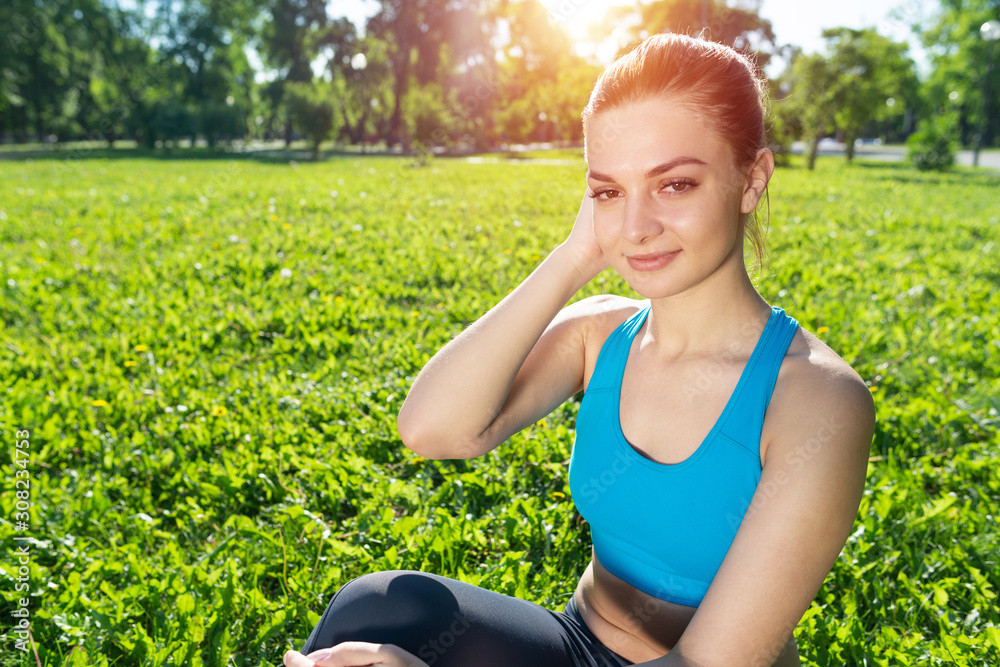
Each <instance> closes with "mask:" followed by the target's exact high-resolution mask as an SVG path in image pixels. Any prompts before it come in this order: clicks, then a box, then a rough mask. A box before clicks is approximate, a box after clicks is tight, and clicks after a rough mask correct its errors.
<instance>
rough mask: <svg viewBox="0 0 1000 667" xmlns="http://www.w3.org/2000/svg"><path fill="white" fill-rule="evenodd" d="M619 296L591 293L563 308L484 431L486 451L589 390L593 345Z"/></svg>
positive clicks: (547, 329) (538, 342)
mask: <svg viewBox="0 0 1000 667" xmlns="http://www.w3.org/2000/svg"><path fill="white" fill-rule="evenodd" d="M616 301H617V300H616V299H615V298H614V297H608V296H594V297H588V298H586V299H581V300H580V301H577V302H575V303H573V304H570V305H569V306H566V307H565V308H563V309H562V310H561V311H559V313H558V314H557V315H556V317H555V318H553V320H552V322H551V323H550V324H549V325H548V327H546V328H545V331H544V332H543V333H542V335H541V336H540V337H539V339H538V341H537V342H536V343H535V345H534V347H532V349H531V352H529V353H528V356H527V357H526V358H525V360H524V363H523V364H521V368H520V369H519V370H518V372H517V376H516V377H515V378H514V382H513V384H512V385H511V388H510V391H509V392H508V394H507V398H506V400H505V401H504V403H503V405H502V406H501V408H500V411H499V412H498V413H497V415H496V417H495V418H494V419H493V421H492V423H491V424H490V425H489V427H488V428H487V429H486V431H484V432H483V434H482V436H481V440H482V443H481V446H482V448H483V449H484V451H489V450H490V449H493V448H494V447H496V446H497V445H499V444H500V443H502V442H503V441H504V440H506V439H507V438H509V437H510V436H511V435H513V434H514V433H517V432H518V431H520V430H521V429H523V428H525V427H526V426H528V425H530V424H533V423H534V422H536V421H538V420H539V419H541V418H542V417H544V416H545V415H547V414H549V413H550V412H552V410H554V409H555V408H556V407H558V406H559V405H560V404H562V403H563V402H564V401H565V400H566V399H568V398H569V397H570V396H573V395H574V394H576V393H577V392H579V391H582V390H583V388H584V377H585V373H586V369H587V359H588V346H589V345H592V344H593V343H594V339H595V332H598V331H599V330H600V329H601V328H602V326H601V320H602V318H603V317H604V316H605V315H607V314H608V312H609V308H611V307H613V305H614V304H615V302H616ZM597 337H600V336H599V335H598V336H597ZM602 340H603V339H602Z"/></svg>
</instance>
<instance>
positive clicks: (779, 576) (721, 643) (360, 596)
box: [285, 35, 874, 667]
mask: <svg viewBox="0 0 1000 667" xmlns="http://www.w3.org/2000/svg"><path fill="white" fill-rule="evenodd" d="M763 90H764V88H763V84H762V82H761V81H760V80H759V79H758V78H757V75H756V73H755V70H754V68H753V66H752V65H751V64H750V63H749V62H748V61H747V60H746V59H744V58H743V57H742V56H740V55H739V54H737V53H736V52H735V51H733V50H732V49H729V48H728V47H724V46H721V45H718V44H713V43H710V42H705V41H700V40H696V39H692V38H689V37H683V36H678V35H670V36H666V35H656V36H654V37H651V38H649V39H648V40H646V41H645V42H644V43H643V44H642V45H640V46H639V47H638V48H637V49H635V50H634V51H632V52H631V53H629V54H628V55H626V56H624V57H623V58H621V59H619V60H618V61H617V62H616V63H615V64H614V65H612V66H611V67H610V68H609V69H608V71H606V72H605V73H604V74H603V75H602V76H601V78H600V79H599V80H598V82H597V85H596V87H595V89H594V92H593V94H592V96H591V98H590V102H589V104H588V106H587V108H586V109H585V110H584V114H583V118H584V129H585V135H586V159H587V166H588V172H587V184H588V191H587V195H586V196H585V197H584V199H583V203H582V205H581V207H580V210H579V214H578V215H577V218H576V222H575V224H574V225H573V228H572V231H571V232H570V234H569V236H568V238H567V239H566V240H565V242H563V243H562V244H561V245H559V246H558V247H557V248H556V249H555V250H553V251H552V253H551V254H550V255H549V256H548V257H547V258H546V259H545V260H544V261H543V262H542V263H541V264H540V265H539V266H538V268H537V269H535V271H534V272H533V273H532V274H531V275H530V276H529V277H528V278H527V279H525V281H524V282H523V283H521V285H520V286H519V287H518V288H517V289H515V290H514V291H513V292H512V293H511V294H510V295H509V296H508V297H507V298H505V299H504V300H503V301H502V302H500V303H499V304H498V305H497V306H495V307H494V308H493V309H492V310H490V311H489V312H488V313H486V314H485V315H484V316H483V317H482V318H480V319H479V320H478V321H477V322H476V323H475V324H473V325H472V326H470V327H469V328H468V329H467V330H466V331H465V332H463V333H462V334H461V335H460V336H458V337H457V338H455V339H454V340H453V341H452V342H451V343H449V344H448V345H446V346H445V347H444V348H443V349H442V350H441V351H439V352H438V353H437V354H436V355H435V356H434V358H432V359H431V360H430V361H429V362H428V364H427V366H426V367H425V368H424V369H423V370H422V371H421V373H420V375H419V376H418V377H417V379H416V381H415V382H414V384H413V387H412V388H411V390H410V393H409V395H408V396H407V398H406V401H405V403H404V404H403V406H402V409H401V410H400V413H399V416H398V421H397V423H398V427H399V433H400V436H401V437H402V440H403V442H404V443H405V444H406V445H407V446H408V447H409V448H410V449H412V450H413V451H415V452H416V453H418V454H420V455H421V456H424V457H427V458H435V459H445V458H470V457H473V456H480V455H482V454H485V453H487V452H489V451H490V450H491V449H493V448H494V447H496V446H498V445H499V444H500V443H502V442H503V441H504V440H506V439H507V438H508V437H509V436H510V435H512V434H513V433H515V432H517V431H519V430H520V429H522V428H524V427H525V426H527V425H529V424H532V423H534V422H535V421H537V420H539V419H541V418H542V417H543V416H544V415H546V414H548V413H549V412H550V411H552V410H553V409H554V408H555V407H556V406H558V405H559V404H560V403H562V402H563V401H565V400H566V399H567V398H568V397H570V396H572V395H574V394H575V393H576V392H578V391H580V390H581V389H582V390H584V391H585V394H584V399H583V402H582V403H581V406H580V410H579V414H578V418H577V438H576V441H575V443H574V447H573V453H572V458H571V462H570V490H571V492H572V494H573V499H574V502H575V503H576V504H577V507H578V508H579V510H580V512H581V514H582V515H583V517H584V518H585V519H587V521H588V522H589V523H590V526H591V534H592V537H593V542H594V552H593V559H592V561H591V563H590V565H589V566H588V567H587V569H586V571H585V572H584V573H583V576H582V577H581V579H580V581H579V584H578V586H577V588H576V592H575V594H574V595H573V597H572V598H571V599H570V600H569V602H568V604H567V605H566V609H565V610H564V611H563V612H554V611H550V610H546V609H544V608H542V607H540V606H538V605H535V604H532V603H529V602H526V601H523V600H517V599H515V598H511V597H508V596H504V595H501V594H498V593H492V592H489V591H485V590H482V589H479V588H476V587H474V586H471V585H468V584H463V583H460V582H457V581H452V580H449V579H445V578H443V577H438V576H436V575H430V574H423V573H418V572H383V573H377V574H371V575H366V576H364V577H360V578H358V579H355V580H354V581H352V582H349V583H348V584H346V585H345V586H343V587H342V588H341V589H340V591H338V592H337V594H336V595H335V596H334V598H333V600H332V601H331V603H330V605H329V607H328V608H327V610H326V613H325V614H324V616H323V619H322V620H321V621H320V623H319V624H318V625H317V627H316V628H315V629H314V631H313V633H312V635H311V636H310V638H309V640H308V641H307V643H306V646H305V647H304V649H303V653H305V654H307V656H303V655H302V654H300V653H298V652H294V651H290V652H289V653H288V654H287V655H286V656H285V664H286V665H288V666H289V667H293V666H297V665H312V664H314V663H315V664H317V665H343V666H352V667H353V666H359V665H393V666H396V665H408V666H422V665H446V666H451V665H469V666H472V667H492V666H494V665H496V666H500V665H512V666H520V667H531V666H534V665H538V666H540V667H541V666H545V667H561V666H566V667H572V666H579V665H589V666H597V665H630V664H641V665H651V666H654V665H655V666H657V667H660V666H662V667H667V666H670V665H706V666H709V665H710V666H714V665H724V666H726V667H732V666H736V665H772V664H773V665H782V666H783V665H796V664H799V661H798V655H797V650H796V647H795V642H794V639H793V638H792V631H793V629H794V628H795V625H796V623H797V622H798V620H799V619H800V618H801V616H802V614H803V612H804V611H805V610H806V609H807V607H808V606H809V604H810V601H811V600H812V599H813V598H814V596H815V595H816V592H817V590H818V589H819V587H820V585H821V584H822V582H823V579H824V577H825V576H826V574H827V573H828V572H829V570H830V568H831V567H832V566H833V563H834V561H835V559H836V558H837V556H838V554H839V553H840V550H841V549H842V547H843V545H844V543H845V541H846V539H847V536H848V534H849V532H850V529H851V526H852V523H853V521H854V517H855V515H856V513H857V509H858V505H859V503H860V499H861V494H862V490H863V486H864V479H865V472H866V469H867V459H868V452H869V447H870V444H871V438H872V433H873V429H874V407H873V402H872V399H871V395H870V393H869V392H868V390H867V388H866V386H865V384H864V382H863V381H862V380H861V378H860V377H858V375H857V374H856V373H855V372H854V371H853V370H852V369H851V368H850V366H848V364H847V363H845V362H844V361H843V360H842V359H841V358H840V357H838V356H837V354H836V353H834V352H833V351H832V350H831V349H830V348H828V347H827V346H826V345H824V344H823V343H822V342H821V341H820V340H819V339H817V338H816V337H815V336H813V335H812V334H810V333H809V332H807V331H805V330H804V329H802V328H801V327H799V326H798V324H797V322H796V321H795V320H794V319H793V318H791V317H789V316H788V315H786V314H785V313H784V311H782V310H781V309H780V308H777V307H772V306H771V305H769V304H768V303H767V302H766V301H765V300H764V299H763V297H761V296H760V294H758V293H757V291H756V290H755V289H754V286H753V284H752V283H751V280H750V277H749V275H748V273H747V269H746V266H745V264H744V259H743V243H744V238H745V237H748V238H750V239H751V241H752V242H754V246H755V248H756V249H757V250H758V251H759V250H760V240H761V238H760V229H759V227H758V226H757V224H756V218H755V216H754V213H755V211H756V209H757V206H758V203H759V202H760V200H761V198H762V197H763V196H764V195H765V193H766V190H767V184H768V181H769V179H770V178H771V174H772V171H773V169H774V160H773V156H772V154H771V152H770V151H769V150H768V149H767V148H765V147H764V109H763V100H764V92H763ZM758 259H759V254H758ZM609 265H610V266H612V267H613V268H614V269H615V270H616V271H617V272H618V273H619V274H621V275H622V276H623V277H624V279H625V280H626V281H627V282H628V284H629V285H630V286H631V287H632V288H633V289H634V290H635V291H636V292H637V293H638V294H639V296H640V297H642V299H641V300H634V299H629V298H625V297H619V296H601V297H594V298H587V299H583V300H580V301H578V302H576V303H574V304H572V305H570V306H566V305H565V304H566V303H567V302H568V301H569V300H570V299H571V297H572V296H573V295H574V294H575V293H576V292H577V291H578V290H579V289H580V288H581V287H583V286H584V285H585V284H586V283H587V282H588V281H589V280H591V279H592V278H593V277H594V276H596V275H597V274H598V273H599V272H600V271H602V270H603V269H605V268H606V267H607V266H609Z"/></svg>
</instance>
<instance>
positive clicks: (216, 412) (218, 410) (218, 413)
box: [212, 405, 229, 417]
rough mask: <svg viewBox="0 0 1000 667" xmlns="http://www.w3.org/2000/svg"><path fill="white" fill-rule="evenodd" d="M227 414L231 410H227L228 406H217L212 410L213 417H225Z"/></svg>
mask: <svg viewBox="0 0 1000 667" xmlns="http://www.w3.org/2000/svg"><path fill="white" fill-rule="evenodd" d="M227 412H229V410H226V406H224V405H216V406H215V407H214V408H212V416H213V417H223V416H225V414H226V413H227Z"/></svg>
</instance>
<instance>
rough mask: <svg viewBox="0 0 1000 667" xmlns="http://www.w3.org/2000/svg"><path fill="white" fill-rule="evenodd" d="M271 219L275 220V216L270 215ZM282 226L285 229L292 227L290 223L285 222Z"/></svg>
mask: <svg viewBox="0 0 1000 667" xmlns="http://www.w3.org/2000/svg"><path fill="white" fill-rule="evenodd" d="M271 219H272V220H275V219H276V218H274V217H273V216H272V217H271ZM282 227H283V228H285V229H291V228H292V225H291V224H289V223H287V222H286V223H285V224H283V225H282Z"/></svg>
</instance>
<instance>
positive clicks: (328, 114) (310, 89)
mask: <svg viewBox="0 0 1000 667" xmlns="http://www.w3.org/2000/svg"><path fill="white" fill-rule="evenodd" d="M331 93H332V91H331V90H330V88H329V86H328V85H327V84H324V83H322V82H319V83H313V82H309V83H304V82H301V81H289V82H288V83H287V84H285V99H286V104H287V105H288V111H289V114H290V116H291V120H292V121H293V122H294V123H295V124H296V125H297V126H298V128H299V129H300V130H301V131H302V134H304V135H305V136H306V137H307V138H308V139H309V143H310V144H311V145H312V151H313V159H314V160H317V159H319V149H320V144H322V143H323V142H324V141H326V140H327V139H329V138H330V136H331V134H332V133H333V132H334V131H335V129H336V128H337V125H338V122H339V115H338V114H337V101H336V100H335V99H334V98H333V95H332V94H331Z"/></svg>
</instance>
